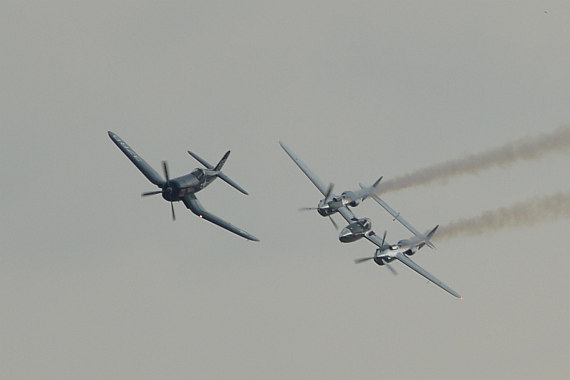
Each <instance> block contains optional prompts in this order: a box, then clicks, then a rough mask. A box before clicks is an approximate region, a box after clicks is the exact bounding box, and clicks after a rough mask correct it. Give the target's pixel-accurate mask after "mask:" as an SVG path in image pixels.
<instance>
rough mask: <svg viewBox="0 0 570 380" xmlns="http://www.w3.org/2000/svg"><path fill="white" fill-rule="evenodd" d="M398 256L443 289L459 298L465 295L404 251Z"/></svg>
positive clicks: (397, 256)
mask: <svg viewBox="0 0 570 380" xmlns="http://www.w3.org/2000/svg"><path fill="white" fill-rule="evenodd" d="M396 258H397V259H398V260H400V261H401V262H402V263H404V264H405V265H407V266H408V267H410V268H411V269H413V270H415V271H416V272H418V273H419V274H421V275H422V276H424V277H425V278H427V279H428V280H429V281H430V282H433V283H434V284H436V285H437V286H439V287H440V288H442V289H443V290H445V291H446V292H448V293H449V294H451V295H453V296H455V297H457V298H461V299H463V297H461V296H460V295H459V294H458V293H457V292H456V291H455V290H453V289H451V288H450V287H449V286H447V285H445V284H444V283H443V282H441V281H440V280H438V279H437V278H436V277H435V276H434V275H432V274H431V273H429V272H428V271H427V270H425V269H424V268H422V267H420V266H419V265H418V264H416V263H415V262H413V261H412V259H410V258H409V257H407V256H406V255H404V254H403V253H398V254H397V255H396Z"/></svg>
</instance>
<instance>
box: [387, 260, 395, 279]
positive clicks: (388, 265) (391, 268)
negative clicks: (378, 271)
mask: <svg viewBox="0 0 570 380" xmlns="http://www.w3.org/2000/svg"><path fill="white" fill-rule="evenodd" d="M386 266H387V267H388V269H390V272H392V274H393V275H394V276H397V275H398V272H396V269H394V267H393V266H392V265H390V264H388V263H386Z"/></svg>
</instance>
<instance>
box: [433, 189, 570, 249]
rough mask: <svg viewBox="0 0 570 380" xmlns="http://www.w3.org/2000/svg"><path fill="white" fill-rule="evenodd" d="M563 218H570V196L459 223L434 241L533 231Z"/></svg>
mask: <svg viewBox="0 0 570 380" xmlns="http://www.w3.org/2000/svg"><path fill="white" fill-rule="evenodd" d="M561 218H570V192H567V193H563V192H560V193H557V194H554V195H550V196H543V197H536V198H532V199H530V200H527V201H522V202H518V203H515V204H514V205H512V206H510V207H502V208H499V209H497V210H493V211H486V212H484V213H482V214H481V215H480V216H477V217H473V218H467V219H459V220H457V221H455V222H452V223H449V224H448V225H445V226H442V227H440V229H439V231H438V232H437V234H436V235H435V236H434V238H435V239H434V240H443V239H450V238H453V237H457V236H463V235H467V236H477V235H482V234H484V233H487V232H492V231H497V230H500V229H503V228H515V227H529V226H533V225H535V224H538V223H542V222H546V221H552V220H557V219H561Z"/></svg>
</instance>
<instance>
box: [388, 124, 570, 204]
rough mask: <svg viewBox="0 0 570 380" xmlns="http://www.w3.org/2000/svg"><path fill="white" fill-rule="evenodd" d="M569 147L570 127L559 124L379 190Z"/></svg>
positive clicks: (400, 186) (425, 182)
mask: <svg viewBox="0 0 570 380" xmlns="http://www.w3.org/2000/svg"><path fill="white" fill-rule="evenodd" d="M569 148H570V128H569V127H567V126H566V127H560V128H558V129H557V130H556V131H554V132H551V133H544V134H541V135H539V136H536V137H527V138H523V139H520V140H518V141H515V142H512V143H508V144H505V145H503V146H500V147H498V148H494V149H490V150H488V151H486V152H483V153H479V154H472V155H469V156H467V157H464V158H460V159H457V160H452V161H448V162H442V163H440V164H435V165H433V166H428V167H426V168H423V169H420V170H416V171H414V172H412V173H410V174H406V175H404V176H401V177H398V178H394V179H392V180H386V181H384V182H383V183H382V184H381V185H380V192H382V193H386V192H389V191H396V190H401V189H405V188H408V187H412V186H417V185H424V184H427V183H430V182H434V181H440V180H445V179H448V178H450V177H453V176H457V175H461V174H474V173H477V172H479V171H481V170H485V169H489V168H492V167H494V166H504V165H509V164H513V163H515V162H517V161H520V160H533V159H536V158H539V157H542V156H544V155H545V154H548V153H551V152H555V151H562V150H568V149H569Z"/></svg>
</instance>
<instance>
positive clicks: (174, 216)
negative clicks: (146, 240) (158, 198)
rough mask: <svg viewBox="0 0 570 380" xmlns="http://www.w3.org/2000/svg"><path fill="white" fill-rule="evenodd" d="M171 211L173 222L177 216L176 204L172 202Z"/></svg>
mask: <svg viewBox="0 0 570 380" xmlns="http://www.w3.org/2000/svg"><path fill="white" fill-rule="evenodd" d="M170 210H171V211H172V221H173V222H174V221H175V220H176V214H174V203H173V202H170Z"/></svg>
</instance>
